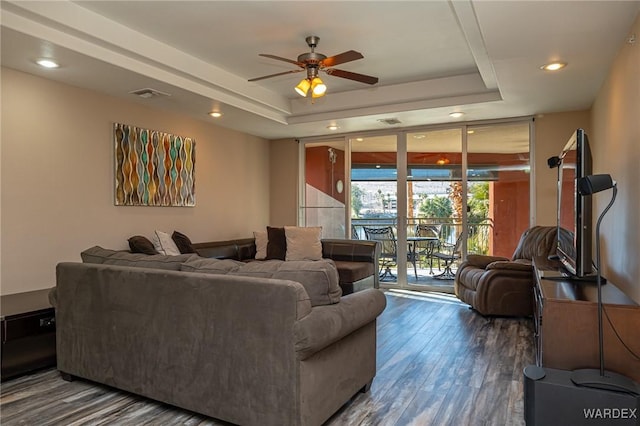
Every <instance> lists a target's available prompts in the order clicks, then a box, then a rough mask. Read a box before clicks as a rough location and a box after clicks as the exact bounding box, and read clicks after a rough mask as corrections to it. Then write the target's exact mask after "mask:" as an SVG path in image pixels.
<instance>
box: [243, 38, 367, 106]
mask: <svg viewBox="0 0 640 426" xmlns="http://www.w3.org/2000/svg"><path fill="white" fill-rule="evenodd" d="M305 40H306V42H307V45H308V46H309V48H310V49H311V52H307V53H303V54H301V55H298V58H297V60H295V61H294V60H292V59H287V58H282V57H280V56H275V55H269V54H265V53H260V54H259V55H260V56H263V57H265V58H271V59H275V60H278V61H284V62H289V63H291V64H294V65H297V66H298V67H299V68H300V69H295V70H291V71H284V72H279V73H276V74H270V75H265V76H262V77H257V78H252V79H250V80H249V81H257V80H263V79H266V78H271V77H276V76H280V75H285V74H291V73H296V72H301V71H307V78H304V79H302V81H300V83H298V85H297V86H296V87H295V88H294V89H295V91H296V92H297V93H298V94H299V95H300V96H303V97H306V96H307V94H308V93H309V89H311V97H312V98H319V97H321V96H324V94H325V92H326V91H327V86H326V85H325V84H324V82H323V81H322V80H321V79H320V77H318V72H319V71H323V72H325V73H327V75H333V76H335V77H341V78H346V79H348V80H354V81H358V82H361V83H365V84H376V83H377V82H378V77H372V76H370V75H364V74H358V73H354V72H350V71H344V70H339V69H336V68H329V67H333V66H334V65H339V64H344V63H346V62H351V61H355V60H357V59H362V58H364V56H362V54H361V53H360V52H356V51H355V50H348V51H346V52H343V53H340V54H338V55H335V56H330V57H327V56H326V55H323V54H322V53H316V52H315V48H316V46H317V45H318V42H319V41H320V37H318V36H309V37H307V38H306V39H305Z"/></svg>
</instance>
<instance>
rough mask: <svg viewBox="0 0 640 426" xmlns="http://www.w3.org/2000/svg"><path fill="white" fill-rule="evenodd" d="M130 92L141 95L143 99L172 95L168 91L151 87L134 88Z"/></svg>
mask: <svg viewBox="0 0 640 426" xmlns="http://www.w3.org/2000/svg"><path fill="white" fill-rule="evenodd" d="M129 93H130V94H132V95H136V96H139V97H141V98H143V99H149V98H157V97H159V96H171V95H170V94H168V93H164V92H161V91H159V90H156V89H149V88H146V89H138V90H132V91H131V92H129Z"/></svg>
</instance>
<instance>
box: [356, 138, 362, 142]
mask: <svg viewBox="0 0 640 426" xmlns="http://www.w3.org/2000/svg"><path fill="white" fill-rule="evenodd" d="M363 140H364V138H356V141H358V142H362V141H363Z"/></svg>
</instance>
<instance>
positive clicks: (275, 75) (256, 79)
mask: <svg viewBox="0 0 640 426" xmlns="http://www.w3.org/2000/svg"><path fill="white" fill-rule="evenodd" d="M302 71H304V70H303V69H299V70H291V71H284V72H279V73H276V74H270V75H264V76H262V77H256V78H252V79H250V80H249V81H258V80H264V79H265V78H271V77H277V76H279V75H285V74H291V73H294V72H302Z"/></svg>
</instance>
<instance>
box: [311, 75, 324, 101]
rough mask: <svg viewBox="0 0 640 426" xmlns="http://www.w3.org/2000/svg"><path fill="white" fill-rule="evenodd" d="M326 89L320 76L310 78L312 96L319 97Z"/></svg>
mask: <svg viewBox="0 0 640 426" xmlns="http://www.w3.org/2000/svg"><path fill="white" fill-rule="evenodd" d="M326 91H327V86H325V85H324V83H323V82H322V80H320V77H315V78H314V79H313V80H311V96H312V97H314V98H319V97H320V96H324V92H326Z"/></svg>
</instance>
